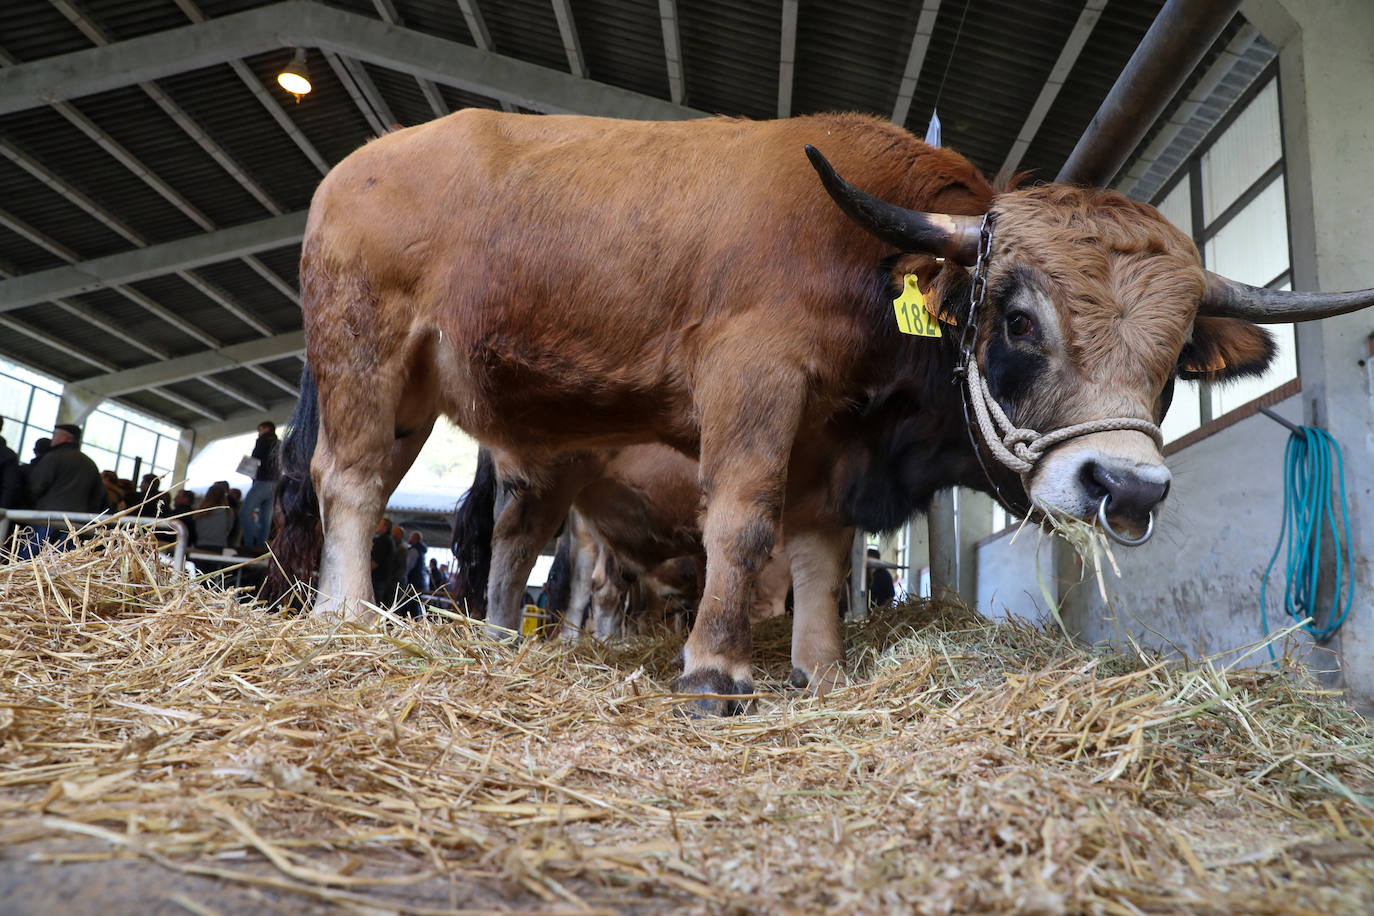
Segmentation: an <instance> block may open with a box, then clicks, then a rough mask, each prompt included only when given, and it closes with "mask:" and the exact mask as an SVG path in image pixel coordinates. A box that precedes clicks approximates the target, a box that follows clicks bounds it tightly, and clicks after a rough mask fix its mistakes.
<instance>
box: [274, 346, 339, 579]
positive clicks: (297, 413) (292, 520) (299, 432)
mask: <svg viewBox="0 0 1374 916" xmlns="http://www.w3.org/2000/svg"><path fill="white" fill-rule="evenodd" d="M319 434H320V399H319V393H318V392H317V391H316V389H315V378H314V376H313V375H311V373H310V365H309V364H308V363H307V364H306V366H305V370H304V371H303V372H302V373H301V396H300V399H299V400H297V401H296V409H295V410H294V411H292V412H291V419H290V420H288V421H287V423H286V435H285V438H283V440H282V444H281V480H280V481H279V482H278V484H277V487H276V494H275V496H274V503H275V505H274V507H273V512H272V518H273V520H274V522H275V524H274V525H273V527H274V529H275V533H274V534H273V536H272V541H271V548H272V556H273V562H272V564H271V565H270V567H269V569H268V573H267V581H266V582H265V583H264V584H263V593H262V594H263V598H264V599H265V600H267V601H270V602H283V603H287V602H289V603H291V604H298V605H300V606H305V605H306V604H308V601H307V600H306V591H307V587H308V586H309V585H310V583H311V582H312V580H313V579H314V577H315V574H316V573H317V572H318V571H319V565H320V548H321V546H322V544H323V542H324V532H323V530H322V528H321V525H320V501H319V497H318V495H317V494H316V493H315V483H314V481H313V480H311V478H310V459H311V458H312V457H313V456H314V454H315V444H316V442H317V441H318V439H319Z"/></svg>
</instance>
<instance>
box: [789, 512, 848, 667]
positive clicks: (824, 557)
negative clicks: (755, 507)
mask: <svg viewBox="0 0 1374 916" xmlns="http://www.w3.org/2000/svg"><path fill="white" fill-rule="evenodd" d="M853 543H854V529H853V528H839V527H834V528H815V529H802V530H797V529H793V528H789V529H788V533H787V554H788V557H789V558H790V560H791V562H792V601H793V611H792V677H791V683H792V685H793V686H794V687H807V686H809V687H811V689H813V690H829V689H831V688H832V687H834V686H836V685H838V684H840V683H842V681H843V678H844V638H843V635H842V633H841V629H840V595H841V594H842V593H843V591H844V574H845V568H846V567H847V566H848V565H849V549H850V546H851V545H852V544H853Z"/></svg>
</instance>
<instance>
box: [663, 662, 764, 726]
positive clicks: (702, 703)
mask: <svg viewBox="0 0 1374 916" xmlns="http://www.w3.org/2000/svg"><path fill="white" fill-rule="evenodd" d="M673 692H674V693H702V694H714V696H703V697H701V698H699V699H696V700H692V701H691V702H690V703H686V704H684V705H682V706H679V707H678V712H680V713H681V714H683V715H687V716H692V717H693V718H701V717H705V716H712V717H715V716H738V715H749V714H751V713H753V711H754V701H753V700H746V699H740V700H732V699H730V697H731V696H748V695H750V694H752V693H753V692H754V684H753V682H752V681H749V680H739V681H737V680H735V679H734V678H732V677H730V675H728V674H726V673H725V672H724V671H721V670H720V669H718V668H702V669H701V670H699V671H689V672H686V673H684V674H682V675H681V676H680V677H678V678H677V680H675V681H673Z"/></svg>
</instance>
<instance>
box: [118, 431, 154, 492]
mask: <svg viewBox="0 0 1374 916" xmlns="http://www.w3.org/2000/svg"><path fill="white" fill-rule="evenodd" d="M123 451H124V456H125V457H128V458H133V457H138V458H142V459H143V464H144V469H143V471H142V473H144V474H146V473H148V472H149V471H151V470H152V469H153V468H152V464H153V456H154V455H155V454H156V453H157V435H156V434H155V433H153V432H152V431H151V430H147V429H143V428H142V427H139V426H135V425H133V424H132V423H130V424H129V425H128V426H126V427H125V428H124V450H123ZM134 483H138V481H137V480H135V481H134Z"/></svg>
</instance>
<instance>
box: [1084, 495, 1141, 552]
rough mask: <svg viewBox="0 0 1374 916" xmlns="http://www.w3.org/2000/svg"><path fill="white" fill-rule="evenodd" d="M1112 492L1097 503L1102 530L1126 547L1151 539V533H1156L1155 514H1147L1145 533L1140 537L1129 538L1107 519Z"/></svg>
mask: <svg viewBox="0 0 1374 916" xmlns="http://www.w3.org/2000/svg"><path fill="white" fill-rule="evenodd" d="M1111 498H1112V497H1111V496H1110V494H1109V495H1107V496H1104V497H1102V502H1100V503H1098V504H1097V523H1098V524H1099V525H1101V526H1102V530H1103V531H1105V532H1106V533H1107V537H1109V538H1111V539H1112V540H1113V541H1116V542H1117V543H1118V544H1122V545H1124V546H1126V547H1139V546H1140V545H1141V544H1144V543H1145V542H1146V541H1148V540H1149V539H1150V535H1152V534H1154V533H1155V514H1154V513H1153V512H1150V513H1148V514H1147V515H1146V517H1147V518H1148V519H1149V521H1148V522H1146V523H1145V533H1144V534H1142V535H1141V536H1140V537H1138V538H1128V537H1126V536H1125V535H1124V534H1121V533H1120V532H1118V531H1116V530H1115V529H1114V528H1112V526H1111V523H1110V522H1108V521H1107V503H1108V502H1109V501H1110V500H1111Z"/></svg>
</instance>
